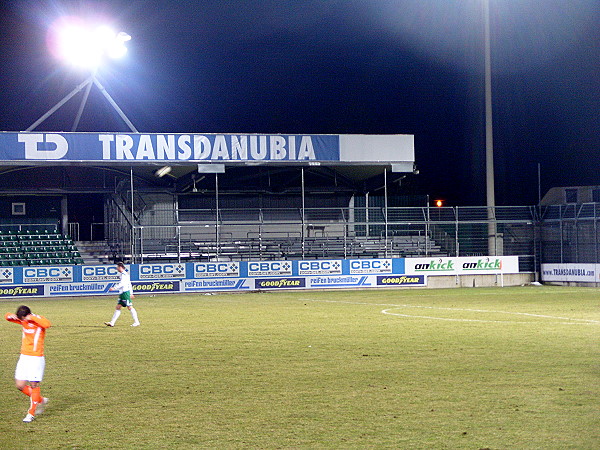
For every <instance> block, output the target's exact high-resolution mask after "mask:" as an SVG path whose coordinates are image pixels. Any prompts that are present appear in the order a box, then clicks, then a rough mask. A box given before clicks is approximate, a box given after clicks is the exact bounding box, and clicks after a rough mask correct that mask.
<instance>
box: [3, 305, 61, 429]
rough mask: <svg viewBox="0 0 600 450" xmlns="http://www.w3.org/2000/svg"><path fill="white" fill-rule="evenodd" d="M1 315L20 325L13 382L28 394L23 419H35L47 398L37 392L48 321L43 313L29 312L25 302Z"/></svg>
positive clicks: (43, 363) (27, 420) (44, 360)
mask: <svg viewBox="0 0 600 450" xmlns="http://www.w3.org/2000/svg"><path fill="white" fill-rule="evenodd" d="M4 318H5V319H6V320H8V321H9V322H14V323H18V324H19V325H22V326H23V341H22V343H21V357H20V358H19V362H18V363H17V368H16V370H15V383H16V385H17V389H18V390H20V391H21V392H23V393H24V394H25V395H27V396H29V397H30V407H29V411H27V415H26V416H25V418H24V419H23V422H31V421H33V419H35V415H36V413H37V414H41V413H42V412H44V407H45V406H46V404H47V403H48V399H47V398H45V397H42V395H41V393H40V383H41V382H42V378H44V368H45V367H46V359H45V357H44V338H45V337H46V329H47V328H50V321H49V320H48V319H46V318H45V317H42V316H38V315H37V314H32V313H31V309H29V307H27V306H25V305H21V306H19V308H18V309H17V313H16V314H12V313H6V315H5V316H4ZM28 382H29V384H27V383H28Z"/></svg>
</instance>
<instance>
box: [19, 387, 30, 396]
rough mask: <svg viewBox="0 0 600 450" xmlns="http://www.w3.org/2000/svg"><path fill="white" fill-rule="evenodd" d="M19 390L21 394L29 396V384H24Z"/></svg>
mask: <svg viewBox="0 0 600 450" xmlns="http://www.w3.org/2000/svg"><path fill="white" fill-rule="evenodd" d="M21 392H22V393H23V394H25V395H26V396H27V397H31V386H29V385H27V386H25V387H24V388H23V389H21Z"/></svg>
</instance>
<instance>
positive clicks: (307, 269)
mask: <svg viewBox="0 0 600 450" xmlns="http://www.w3.org/2000/svg"><path fill="white" fill-rule="evenodd" d="M298 273H299V275H325V274H341V273H342V262H341V261H337V260H336V261H300V262H298Z"/></svg>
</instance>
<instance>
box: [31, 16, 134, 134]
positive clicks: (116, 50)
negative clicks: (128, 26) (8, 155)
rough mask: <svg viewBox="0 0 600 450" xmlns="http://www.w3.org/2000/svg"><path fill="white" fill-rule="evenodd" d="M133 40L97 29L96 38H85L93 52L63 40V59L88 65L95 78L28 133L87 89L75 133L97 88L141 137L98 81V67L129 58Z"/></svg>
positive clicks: (74, 92)
mask: <svg viewBox="0 0 600 450" xmlns="http://www.w3.org/2000/svg"><path fill="white" fill-rule="evenodd" d="M100 37H101V38H106V39H105V40H104V41H101V40H100V39H99V38H100ZM129 40H131V36H130V35H129V34H127V33H125V32H122V31H121V32H120V33H118V34H115V33H113V32H111V31H110V30H108V31H107V29H106V28H105V27H100V28H97V29H96V30H95V31H94V32H93V33H92V35H89V36H82V41H84V42H87V43H89V44H90V45H89V48H82V47H81V46H80V45H77V46H73V45H72V44H71V42H67V41H65V40H64V39H62V43H63V45H65V48H64V49H62V51H61V58H62V59H64V60H66V61H69V62H70V63H71V64H74V65H82V64H83V65H88V66H91V67H90V68H91V70H92V74H91V76H90V77H88V78H87V79H86V80H85V81H84V82H83V83H81V84H80V85H78V86H77V87H76V88H75V89H73V90H72V91H71V92H69V93H68V94H67V95H66V96H65V97H64V98H63V99H62V100H60V101H59V102H58V103H57V104H56V105H54V106H53V107H52V108H50V109H49V110H48V111H47V112H46V113H45V114H43V115H42V116H41V117H40V118H39V119H38V120H36V121H35V122H34V123H33V124H32V125H31V126H30V127H29V128H27V129H26V130H25V131H33V130H35V129H36V128H37V127H38V126H39V125H40V124H41V123H43V122H44V121H45V120H46V119H48V118H49V117H50V116H51V115H52V114H54V113H55V112H56V111H58V110H59V109H60V108H61V107H62V106H63V105H64V104H65V103H67V102H68V101H69V100H71V99H72V98H73V97H74V96H75V95H77V94H78V93H80V92H81V91H83V90H84V89H85V92H84V93H83V98H82V100H81V104H80V105H79V109H78V110H77V115H76V116H75V120H74V121H73V126H72V127H71V131H76V130H77V127H78V126H79V122H80V120H81V116H82V115H83V110H84V109H85V106H86V104H87V101H88V98H89V95H90V91H91V90H92V86H94V85H95V86H96V87H97V88H98V90H99V91H100V93H101V94H102V95H103V96H104V98H105V99H106V100H107V101H108V103H109V104H110V106H111V107H112V108H113V109H114V110H115V111H116V112H117V114H118V115H119V117H120V118H121V119H122V120H123V122H125V124H126V125H127V127H128V128H129V129H130V130H131V131H132V132H134V133H138V130H137V129H136V128H135V126H134V125H133V123H132V122H131V120H129V118H128V117H127V116H126V115H125V113H124V112H123V110H122V109H121V108H120V107H119V105H117V102H115V100H114V99H113V98H112V97H111V96H110V94H109V93H108V92H107V91H106V88H105V87H104V86H103V85H102V83H100V80H98V77H97V72H98V65H99V64H100V63H101V61H102V60H103V59H104V56H109V57H111V58H119V57H122V56H124V55H125V53H126V52H127V47H125V42H127V41H129Z"/></svg>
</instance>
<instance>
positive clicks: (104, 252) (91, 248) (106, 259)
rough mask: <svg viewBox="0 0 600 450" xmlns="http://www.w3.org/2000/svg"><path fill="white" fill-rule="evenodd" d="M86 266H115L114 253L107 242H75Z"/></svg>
mask: <svg viewBox="0 0 600 450" xmlns="http://www.w3.org/2000/svg"><path fill="white" fill-rule="evenodd" d="M75 245H76V246H77V249H78V250H79V253H81V257H82V258H83V262H84V263H85V264H86V265H98V264H113V262H114V261H113V260H114V257H113V252H112V250H111V248H110V246H109V245H108V244H107V243H106V242H105V241H77V242H75Z"/></svg>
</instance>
